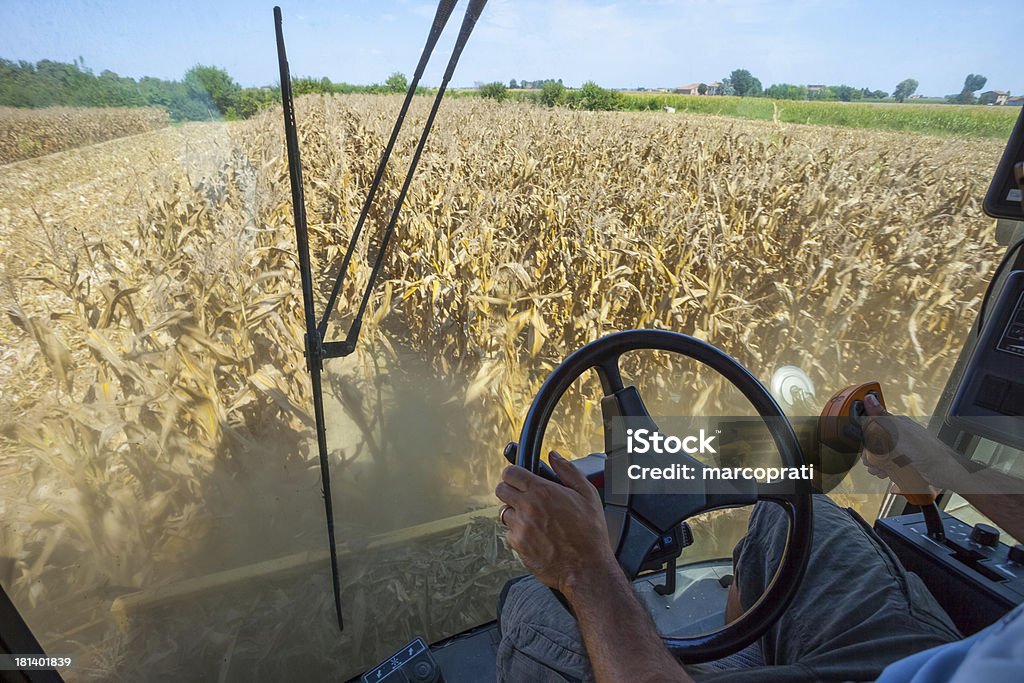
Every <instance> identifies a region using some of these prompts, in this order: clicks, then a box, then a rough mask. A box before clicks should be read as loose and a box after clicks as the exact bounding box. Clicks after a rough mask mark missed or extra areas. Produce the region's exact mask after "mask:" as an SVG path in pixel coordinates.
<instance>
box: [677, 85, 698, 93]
mask: <svg viewBox="0 0 1024 683" xmlns="http://www.w3.org/2000/svg"><path fill="white" fill-rule="evenodd" d="M672 92H674V93H676V94H677V95H699V94H700V83H691V84H690V85H684V86H682V87H679V88H676V89H675V90H673V91H672Z"/></svg>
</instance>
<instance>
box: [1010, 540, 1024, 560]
mask: <svg viewBox="0 0 1024 683" xmlns="http://www.w3.org/2000/svg"><path fill="white" fill-rule="evenodd" d="M1010 562H1013V563H1015V564H1024V545H1021V544H1020V543H1018V544H1017V545H1015V546H1013V547H1012V548H1010Z"/></svg>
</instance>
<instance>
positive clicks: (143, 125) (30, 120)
mask: <svg viewBox="0 0 1024 683" xmlns="http://www.w3.org/2000/svg"><path fill="white" fill-rule="evenodd" d="M170 122H171V120H170V117H168V115H167V112H166V111H164V110H163V109H160V108H158V107H145V108H143V107H131V108H113V107H112V108H109V109H106V108H104V109H100V108H84V107H49V108H46V109H21V108H15V107H0V164H9V163H11V162H12V161H20V160H21V159H31V158H32V157H38V156H42V155H44V154H51V153H53V152H60V151H61V150H65V149H71V148H73V147H82V146H84V145H92V144H95V143H97V142H104V141H105V140H112V139H114V138H120V137H125V136H127V135H136V134H138V133H146V132H149V131H151V130H156V129H158V128H163V127H164V126H167V125H169V124H170Z"/></svg>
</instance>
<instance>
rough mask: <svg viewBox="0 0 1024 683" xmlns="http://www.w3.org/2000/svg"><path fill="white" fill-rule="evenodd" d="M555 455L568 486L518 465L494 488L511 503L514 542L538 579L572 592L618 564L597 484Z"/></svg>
mask: <svg viewBox="0 0 1024 683" xmlns="http://www.w3.org/2000/svg"><path fill="white" fill-rule="evenodd" d="M550 460H551V467H552V469H554V471H555V474H557V475H558V477H559V478H560V479H561V480H562V484H563V485H559V484H556V483H554V482H551V481H548V480H547V479H542V478H540V477H538V476H537V475H535V474H533V473H531V472H529V471H527V470H526V469H523V468H522V467H514V466H513V467H507V468H505V471H504V472H503V473H502V476H501V483H499V484H498V486H497V488H496V489H495V491H494V493H495V495H497V496H498V498H499V499H500V500H501V501H502V502H503V503H505V504H506V505H508V506H509V508H508V510H507V511H506V512H505V513H504V515H503V518H504V519H503V521H504V523H505V525H506V526H508V536H507V538H508V543H509V545H511V546H512V548H513V549H514V550H515V551H516V552H517V553H519V557H520V558H521V559H522V561H523V564H524V565H526V568H527V569H529V570H530V573H532V574H533V575H534V576H535V577H536V578H537V580H538V581H540V582H541V583H543V584H545V585H547V586H549V587H551V588H555V589H557V590H559V591H561V592H562V593H563V594H565V595H566V596H567V597H568V596H570V595H571V593H572V591H573V589H574V587H575V586H576V585H577V583H578V582H579V580H580V579H581V578H583V577H585V576H586V575H587V574H588V573H591V572H595V571H604V570H607V569H608V568H610V567H613V566H614V567H615V568H616V569H617V568H618V565H617V563H616V561H615V557H614V555H613V554H612V551H611V548H610V547H609V545H608V527H607V526H606V524H605V520H604V508H603V506H602V505H601V497H600V496H599V495H598V493H597V489H595V488H594V487H593V486H592V485H591V484H590V482H588V481H587V480H586V478H585V477H584V476H583V474H581V473H580V471H579V470H577V469H576V467H575V466H574V465H573V464H572V463H570V462H569V461H568V460H566V459H565V458H563V457H562V456H561V455H559V454H558V453H556V452H554V451H552V452H551V458H550Z"/></svg>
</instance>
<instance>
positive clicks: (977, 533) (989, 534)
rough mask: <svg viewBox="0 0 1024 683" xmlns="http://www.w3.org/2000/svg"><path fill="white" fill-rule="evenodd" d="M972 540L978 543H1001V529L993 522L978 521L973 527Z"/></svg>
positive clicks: (988, 544)
mask: <svg viewBox="0 0 1024 683" xmlns="http://www.w3.org/2000/svg"><path fill="white" fill-rule="evenodd" d="M971 540H972V541H974V542H975V543H977V544H978V545H987V546H993V545H995V544H996V543H999V529H997V528H995V527H994V526H992V525H991V524H982V523H981V522H978V523H977V524H975V525H974V528H973V529H971Z"/></svg>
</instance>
